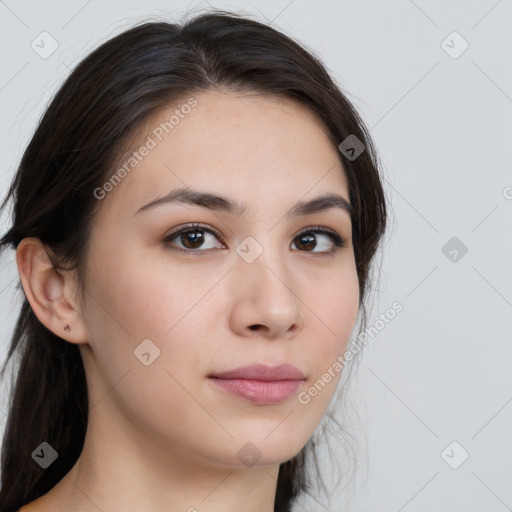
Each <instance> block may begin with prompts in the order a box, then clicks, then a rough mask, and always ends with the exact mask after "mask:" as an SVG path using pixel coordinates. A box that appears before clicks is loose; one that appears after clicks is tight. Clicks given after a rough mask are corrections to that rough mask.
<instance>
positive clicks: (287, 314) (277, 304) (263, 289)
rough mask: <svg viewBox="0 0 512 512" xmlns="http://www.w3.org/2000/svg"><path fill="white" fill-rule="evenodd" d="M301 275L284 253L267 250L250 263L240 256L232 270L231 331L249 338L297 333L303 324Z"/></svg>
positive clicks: (284, 335)
mask: <svg viewBox="0 0 512 512" xmlns="http://www.w3.org/2000/svg"><path fill="white" fill-rule="evenodd" d="M300 277H301V276H300V275H294V274H293V271H292V269H290V268H289V265H287V264H286V262H285V257H284V256H283V255H281V256H277V255H276V256H274V255H273V254H271V251H270V250H268V249H265V250H264V251H263V252H262V253H261V254H260V255H259V256H258V257H257V258H256V259H255V260H254V261H252V262H251V263H248V262H247V261H246V260H244V259H243V258H241V257H237V259H236V262H235V266H234V268H233V269H232V271H231V272H230V279H231V284H230V285H231V286H232V290H231V291H232V293H231V294H230V296H231V297H233V303H232V304H231V313H230V323H231V328H232V330H233V331H234V332H236V333H238V334H240V335H241V336H246V337H247V336H258V337H261V336H264V337H265V338H268V339H277V338H287V337H294V336H296V335H297V332H298V331H299V330H300V329H302V326H303V319H302V314H301V312H302V308H303V303H302V301H301V300H300V297H299V296H298V293H299V292H300V290H299V287H300V282H301V279H300Z"/></svg>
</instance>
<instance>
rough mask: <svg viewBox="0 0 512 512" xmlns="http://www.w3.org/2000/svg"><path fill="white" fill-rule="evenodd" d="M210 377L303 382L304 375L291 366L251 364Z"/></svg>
mask: <svg viewBox="0 0 512 512" xmlns="http://www.w3.org/2000/svg"><path fill="white" fill-rule="evenodd" d="M210 377H215V378H219V379H252V380H264V381H274V380H303V379H304V374H303V373H302V372H301V371H300V370H299V369H298V368H297V367H296V366H293V365H291V364H280V365H278V366H267V365H265V364H251V365H249V366H240V367H239V368H234V369H233V370H228V371H226V372H221V373H214V374H212V375H210Z"/></svg>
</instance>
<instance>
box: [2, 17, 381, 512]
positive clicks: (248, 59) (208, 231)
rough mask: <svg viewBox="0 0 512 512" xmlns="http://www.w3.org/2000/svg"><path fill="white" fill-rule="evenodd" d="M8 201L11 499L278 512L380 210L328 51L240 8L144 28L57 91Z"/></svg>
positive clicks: (362, 136) (24, 503)
mask: <svg viewBox="0 0 512 512" xmlns="http://www.w3.org/2000/svg"><path fill="white" fill-rule="evenodd" d="M11 198H12V200H13V206H14V208H13V219H12V227H11V228H10V229H9V231H8V232H7V233H5V234H4V236H3V237H2V238H1V239H0V249H5V248H6V247H12V248H14V249H16V262H17V267H18V271H19V275H20V285H21V287H22V290H23V293H24V302H23V306H22V310H21V312H20V316H19V319H18V323H17V325H16V329H15V332H14V334H13V338H12V341H11V346H10V349H9V353H8V359H7V361H6V363H7V362H8V361H9V359H10V358H11V356H12V355H13V354H14V353H16V352H19V353H20V354H21V356H22V359H21V366H20V368H19V370H18V373H17V380H16V383H15V388H14V390H13V397H12V403H11V405H10V411H9V416H8V421H7V424H6V430H5V437H4V442H3V459H2V474H1V477H2V478H1V480H2V487H1V490H0V510H2V511H4V512H13V511H16V510H18V509H20V510H21V511H22V512H43V511H45V512H46V511H49V510H52V511H56V512H58V511H69V510H77V511H78V510H80V511H89V510H91V511H92V510H94V511H97V510H102V511H104V512H107V511H114V510H116V511H117V510H144V511H147V512H153V511H163V510H188V511H190V512H191V511H195V510H197V511H201V512H202V511H207V512H213V511H221V510H222V511H223V512H229V511H231V510H237V511H239V510H257V511H263V512H270V511H288V510H291V506H292V504H293V502H294V501H295V500H296V498H297V497H298V496H299V495H300V494H301V493H303V492H304V491H307V490H308V478H307V475H306V471H305V470H306V465H305V464H306V462H307V460H308V457H309V455H308V457H306V455H307V454H309V453H310V452H311V450H312V449H313V448H314V445H313V443H312V434H313V433H314V430H315V428H316V426H317V425H318V424H319V422H320V420H321V419H322V417H323V416H324V414H325V412H326V410H327V407H328V405H329V402H330V400H331V398H332V397H333V393H334V391H335V389H336V383H337V382H338V381H339V377H340V374H341V372H342V371H346V369H344V367H345V366H346V365H348V364H349V363H350V361H351V359H352V357H349V356H350V354H351V352H350V351H348V350H346V348H347V345H348V341H349V337H350V334H351V332H352V330H353V328H354V326H355V324H356V320H357V317H358V314H359V313H362V314H363V315H362V318H363V325H364V321H365V318H366V317H365V300H366V298H367V291H368V289H369V279H368V276H369V272H370V269H371V263H372V261H373V258H374V255H375V253H376V251H377V249H378V246H379V243H380V241H381V237H382V236H383V234H384V230H385V225H386V203H385V196H384V192H383V187H382V183H381V178H380V176H379V166H378V164H377V157H376V152H375V150H374V148H373V145H372V141H371V139H370V137H369V135H368V133H367V131H366V130H365V127H364V125H363V123H362V121H361V119H360V117H359V116H358V114H357V112H356V111H355V109H354V108H353V106H352V105H351V104H350V103H349V102H348V100H347V99H346V98H345V96H344V95H343V93H342V92H341V91H340V90H339V88H338V87H337V86H336V85H335V84H334V82H333V81H332V80H331V78H330V77H329V75H328V73H327V72H326V70H325V69H324V67H323V66H322V64H321V63H320V62H319V60H318V59H317V58H315V57H314V56H313V55H312V54H311V53H309V52H308V51H306V50H305V49H304V48H302V47H301V46H300V45H299V44H298V43H296V42H294V41H293V40H291V39H290V38H289V37H287V36H285V35H284V34H282V33H280V32H278V31H277V30H275V29H273V28H271V27H270V26H266V25H264V24H261V23H259V22H256V21H253V20H251V19H248V18H244V17H242V16H238V15H236V14H233V13H229V12H222V11H220V12H219V11H215V12H211V13H206V14H203V15H200V16H197V17H196V18H194V19H191V20H189V21H188V22H187V23H185V24H184V25H183V26H178V25H175V24H170V23H164V22H148V23H143V24H140V25H139V26H135V27H133V28H131V29H129V30H127V31H125V32H123V33H121V34H120V35H118V36H116V37H114V38H112V39H111V40H109V41H107V42H106V43H104V44H102V45H101V46H100V47H99V48H97V49H96V50H95V51H94V52H92V53H91V54H90V55H89V56H87V57H86V58H85V59H84V60H83V61H82V62H81V63H80V64H79V66H77V68H76V69H75V70H74V71H73V72H72V73H71V75H70V76H69V78H68V79H67V80H66V82H65V83H64V84H63V86H62V87H61V88H60V90H59V91H58V93H57V94H56V96H55V98H54V99H53V101H52V102H51V104H50V105H49V107H48V109H47V111H46V113H45V114H44V116H43V118H42V119H41V122H40V124H39V126H38V128H37V130H36V132H35V134H34V136H33V138H32V140H31V141H30V143H29V145H28V147H27V148H26V151H25V153H24V155H23V157H22V160H21V163H20V166H19V169H18V172H17V174H16V175H15V177H14V180H13V183H12V185H11V188H10V190H9V192H8V195H7V197H6V199H5V201H4V203H3V206H2V207H3V208H5V205H6V203H7V201H8V200H9V199H11ZM352 355H353V354H352ZM3 370H5V365H4V369H3ZM20 507H21V508H20Z"/></svg>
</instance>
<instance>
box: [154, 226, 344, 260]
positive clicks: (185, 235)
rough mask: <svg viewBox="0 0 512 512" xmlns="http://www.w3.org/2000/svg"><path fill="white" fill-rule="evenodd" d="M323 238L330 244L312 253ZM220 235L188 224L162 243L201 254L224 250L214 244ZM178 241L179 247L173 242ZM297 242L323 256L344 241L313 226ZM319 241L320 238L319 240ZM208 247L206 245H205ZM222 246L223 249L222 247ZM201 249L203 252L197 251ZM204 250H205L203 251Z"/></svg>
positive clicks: (307, 249)
mask: <svg viewBox="0 0 512 512" xmlns="http://www.w3.org/2000/svg"><path fill="white" fill-rule="evenodd" d="M319 236H320V237H325V238H327V239H328V240H330V242H323V243H320V244H319V245H320V248H321V249H322V248H325V249H323V250H320V251H313V250H312V249H316V248H317V246H318V237H319ZM209 238H211V240H210V247H206V248H205V247H204V243H205V241H208V239H209ZM219 238H220V234H219V233H218V232H217V230H216V229H215V228H213V226H210V225H202V224H196V223H194V224H189V225H187V226H184V227H181V228H177V229H175V230H173V231H171V232H170V233H169V234H168V235H167V236H166V237H165V238H164V239H163V240H162V242H163V243H164V244H165V245H166V246H167V247H168V248H169V249H171V250H173V251H176V252H180V253H185V254H196V255H198V254H201V253H205V252H207V251H208V250H209V249H215V248H217V249H223V248H225V246H224V244H223V243H222V242H220V243H215V242H214V240H215V239H217V240H218V239H219ZM176 239H177V240H178V242H179V243H180V244H181V247H180V246H179V245H177V243H176V242H173V240H176ZM296 240H297V245H298V246H300V247H302V248H304V249H302V250H301V252H312V253H318V254H323V255H332V254H333V253H334V252H335V251H336V250H337V249H338V248H340V247H345V246H346V241H345V239H344V238H343V237H341V236H340V235H339V234H338V233H336V231H333V230H331V229H330V228H326V227H323V226H315V227H310V228H307V229H305V230H303V231H301V232H300V233H299V234H298V235H297V236H296V237H295V238H294V239H293V242H294V243H295V241H296ZM320 240H321V238H320ZM207 245H208V244H207ZM223 246H224V247H223ZM200 247H203V250H197V249H199V248H200ZM205 249H206V250H205Z"/></svg>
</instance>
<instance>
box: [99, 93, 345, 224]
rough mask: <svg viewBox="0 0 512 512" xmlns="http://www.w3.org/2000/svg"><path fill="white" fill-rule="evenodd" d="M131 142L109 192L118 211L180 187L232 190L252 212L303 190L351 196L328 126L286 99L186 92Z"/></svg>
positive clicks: (295, 196)
mask: <svg viewBox="0 0 512 512" xmlns="http://www.w3.org/2000/svg"><path fill="white" fill-rule="evenodd" d="M128 147H129V150H128V152H126V153H125V154H124V155H123V156H124V158H123V159H121V160H120V163H119V164H118V167H119V168H120V167H121V166H122V165H123V164H124V167H125V169H127V170H128V172H125V173H123V174H124V176H125V177H124V178H123V179H122V180H121V181H120V182H119V183H118V184H117V185H116V186H115V189H114V190H113V191H112V192H109V193H108V194H107V197H106V200H107V201H108V202H109V208H114V209H115V210H116V211H117V213H118V214H119V215H126V214H129V213H130V212H131V213H133V212H135V210H136V209H137V207H138V206H140V205H141V204H142V203H143V202H145V201H147V200H150V199H152V198H156V197H159V196H161V195H164V194H167V193H168V192H169V191H171V190H172V189H173V188H177V187H192V188H196V187H199V188H201V189H205V190H210V191H212V192H218V193H223V195H228V196H232V197H233V198H234V199H238V200H239V201H244V202H245V203H247V204H248V205H249V210H250V211H251V210H252V209H253V208H254V207H256V209H255V210H254V212H253V213H258V209H260V208H261V207H265V206H266V207H268V208H275V207H279V206H280V205H281V208H283V207H285V206H286V204H283V203H290V204H291V203H292V202H296V201H297V200H298V199H299V198H300V197H302V196H304V195H306V194H308V193H310V194H312V195H317V194H318V193H322V192H324V193H325V192H333V191H336V192H337V193H339V194H341V195H343V196H345V197H346V199H347V200H348V188H347V181H346V177H345V173H344V170H343V166H342V164H341V160H340V156H339V153H338V150H337V148H336V147H335V146H334V145H333V144H332V142H331V141H330V139H329V137H328V135H327V132H326V128H325V126H324V125H323V123H322V122H321V121H320V120H319V119H318V117H317V116H316V115H315V114H314V113H313V112H311V111H310V109H308V108H307V107H306V106H304V105H302V104H300V103H298V102H295V101H293V100H290V99H283V98H276V97H270V96H261V95H256V94H254V93H253V94H251V93H245V92H244V93H239V92H236V93H235V92H222V91H209V92H205V93H201V94H197V95H194V96H190V97H186V98H184V99H183V100H182V102H178V103H175V104H174V105H173V106H172V107H169V108H166V109H163V110H160V111H158V112H157V113H155V114H154V115H153V116H151V118H150V119H149V120H148V122H147V123H146V125H145V126H144V128H143V129H141V130H140V131H139V132H138V133H137V134H136V136H134V137H132V140H131V141H130V143H129V146H128ZM144 147H146V148H149V149H143V148H144ZM133 152H136V153H138V157H137V158H136V159H134V157H133ZM142 153H144V155H142ZM130 155H132V156H131V158H130ZM115 170H116V169H114V172H115ZM288 198H289V199H288ZM276 200H277V201H276ZM103 201H105V199H104V200H103ZM270 203H272V204H270ZM251 205H253V208H251ZM250 211H249V213H250ZM276 211H277V210H276Z"/></svg>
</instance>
